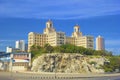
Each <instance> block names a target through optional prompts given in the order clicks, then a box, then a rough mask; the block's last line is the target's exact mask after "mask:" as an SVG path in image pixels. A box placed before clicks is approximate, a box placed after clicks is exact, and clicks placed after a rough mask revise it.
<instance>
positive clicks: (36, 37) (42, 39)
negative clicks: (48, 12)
mask: <svg viewBox="0 0 120 80" xmlns="http://www.w3.org/2000/svg"><path fill="white" fill-rule="evenodd" d="M46 43H48V36H47V35H46V34H39V33H34V32H30V33H29V34H28V52H30V48H31V46H32V45H36V46H44V45H45V44H46Z"/></svg>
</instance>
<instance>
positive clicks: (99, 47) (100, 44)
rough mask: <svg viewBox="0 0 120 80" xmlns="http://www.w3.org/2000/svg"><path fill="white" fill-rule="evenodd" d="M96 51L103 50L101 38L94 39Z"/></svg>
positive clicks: (103, 45)
mask: <svg viewBox="0 0 120 80" xmlns="http://www.w3.org/2000/svg"><path fill="white" fill-rule="evenodd" d="M96 50H105V42H104V38H103V37H101V36H98V37H97V38H96Z"/></svg>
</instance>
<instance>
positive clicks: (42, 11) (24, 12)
mask: <svg viewBox="0 0 120 80" xmlns="http://www.w3.org/2000/svg"><path fill="white" fill-rule="evenodd" d="M48 19H51V20H52V21H53V23H54V27H55V28H56V30H57V31H64V32H66V35H68V36H71V34H72V32H73V26H74V25H75V24H79V25H80V28H81V29H80V30H81V32H83V34H84V35H93V36H94V38H95V37H97V36H98V35H101V36H103V37H104V38H105V46H106V49H107V50H109V51H113V53H114V54H120V29H119V27H120V0H64V1H60V0H0V34H1V35H0V51H2V50H5V47H6V46H14V43H15V40H20V39H24V40H26V42H27V35H28V33H29V32H31V31H33V32H38V33H42V32H43V29H44V28H45V22H46V21H47V20H48Z"/></svg>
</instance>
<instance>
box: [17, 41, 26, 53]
mask: <svg viewBox="0 0 120 80" xmlns="http://www.w3.org/2000/svg"><path fill="white" fill-rule="evenodd" d="M15 48H17V49H20V50H21V51H25V41H24V40H18V41H16V44H15Z"/></svg>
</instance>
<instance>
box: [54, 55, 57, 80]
mask: <svg viewBox="0 0 120 80" xmlns="http://www.w3.org/2000/svg"><path fill="white" fill-rule="evenodd" d="M56 57H57V55H55V64H54V66H55V79H56Z"/></svg>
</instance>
